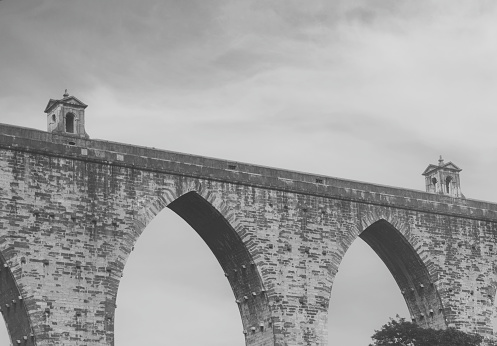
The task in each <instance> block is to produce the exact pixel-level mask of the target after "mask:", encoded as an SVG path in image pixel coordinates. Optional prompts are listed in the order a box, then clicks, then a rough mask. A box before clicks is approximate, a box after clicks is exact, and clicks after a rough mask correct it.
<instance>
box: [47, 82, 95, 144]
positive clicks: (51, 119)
mask: <svg viewBox="0 0 497 346" xmlns="http://www.w3.org/2000/svg"><path fill="white" fill-rule="evenodd" d="M62 96H63V98H62V99H60V100H54V99H50V101H48V104H47V106H46V107H45V113H47V129H48V132H52V133H57V134H61V135H67V136H75V137H81V138H89V137H88V134H87V133H86V131H85V108H86V107H88V106H87V105H85V104H84V103H83V102H81V101H80V100H78V99H77V98H76V97H74V96H71V95H69V94H68V93H67V89H66V91H65V93H64V95H62Z"/></svg>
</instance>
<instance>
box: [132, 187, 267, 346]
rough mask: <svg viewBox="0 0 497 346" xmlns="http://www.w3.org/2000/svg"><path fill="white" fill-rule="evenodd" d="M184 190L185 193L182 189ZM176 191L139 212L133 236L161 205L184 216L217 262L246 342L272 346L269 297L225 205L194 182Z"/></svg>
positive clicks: (165, 192) (233, 217)
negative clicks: (236, 309) (222, 272)
mask: <svg viewBox="0 0 497 346" xmlns="http://www.w3.org/2000/svg"><path fill="white" fill-rule="evenodd" d="M185 191H186V192H185ZM181 192H184V193H182V194H181V193H178V191H176V190H174V189H167V190H163V191H162V192H161V194H160V195H159V196H158V197H157V198H155V199H154V200H153V201H151V202H149V203H145V206H144V207H143V208H141V209H140V210H139V211H138V215H137V218H136V220H135V231H136V232H137V234H135V237H136V238H135V239H134V240H133V241H132V243H134V242H135V241H136V240H137V238H138V237H139V234H141V232H142V231H143V230H144V229H145V227H146V225H148V223H149V222H150V221H151V220H152V219H153V218H154V217H155V216H156V215H157V214H158V213H159V212H160V211H161V210H162V209H164V208H169V209H171V210H172V211H174V212H175V213H176V214H177V215H179V216H180V217H181V218H182V219H184V220H185V221H186V222H187V223H188V224H189V225H190V226H191V227H192V228H193V229H194V230H195V231H196V232H197V234H198V235H199V236H200V237H201V238H202V239H203V240H204V242H205V243H206V245H207V246H208V247H209V248H210V250H211V251H212V253H213V254H214V256H215V257H216V259H217V260H218V262H219V264H220V265H221V267H222V269H223V271H224V273H225V276H226V278H227V279H228V281H229V284H230V286H231V288H232V291H233V294H234V300H235V302H234V304H235V303H236V304H237V305H238V309H239V312H240V316H241V318H242V325H243V329H242V330H243V331H244V334H245V338H246V339H245V340H246V345H258V346H259V345H263V346H269V345H274V332H273V323H272V319H271V310H270V306H269V299H268V296H267V293H266V289H265V287H264V284H263V281H262V277H261V275H260V272H259V269H258V266H257V263H256V262H255V261H254V258H253V257H252V255H251V253H250V252H249V250H248V247H247V242H246V241H245V240H243V239H242V238H241V236H240V234H243V233H244V232H243V230H241V229H240V228H241V226H240V225H239V223H238V222H237V221H236V218H235V216H234V213H233V212H232V211H231V209H230V208H229V207H228V206H227V204H226V203H225V202H224V201H222V200H221V199H220V198H218V197H216V195H215V194H212V193H210V192H209V191H206V190H204V189H203V188H202V186H201V184H200V183H198V182H195V183H193V185H192V186H190V188H186V189H184V190H182V191H181Z"/></svg>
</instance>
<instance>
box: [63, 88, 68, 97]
mask: <svg viewBox="0 0 497 346" xmlns="http://www.w3.org/2000/svg"><path fill="white" fill-rule="evenodd" d="M62 96H64V97H68V96H69V94H68V93H67V89H66V91H64V95H62Z"/></svg>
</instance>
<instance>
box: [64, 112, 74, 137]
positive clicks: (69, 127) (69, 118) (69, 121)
mask: <svg viewBox="0 0 497 346" xmlns="http://www.w3.org/2000/svg"><path fill="white" fill-rule="evenodd" d="M75 119H76V116H75V115H74V114H72V113H67V114H66V132H67V133H75Z"/></svg>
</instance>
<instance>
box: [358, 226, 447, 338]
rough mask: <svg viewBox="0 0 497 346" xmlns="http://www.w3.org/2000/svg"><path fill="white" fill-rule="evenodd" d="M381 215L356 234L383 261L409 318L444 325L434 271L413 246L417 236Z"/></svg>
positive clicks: (434, 324) (436, 326) (436, 325)
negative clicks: (403, 300)
mask: <svg viewBox="0 0 497 346" xmlns="http://www.w3.org/2000/svg"><path fill="white" fill-rule="evenodd" d="M392 221H393V224H397V227H395V226H394V225H393V224H392V222H389V221H387V220H385V219H384V218H380V219H379V220H377V221H375V222H372V223H371V224H370V225H369V226H367V227H365V229H364V231H362V232H361V233H360V234H359V237H360V238H361V239H362V240H364V241H365V242H366V243H367V244H368V245H369V246H370V247H371V248H372V249H373V251H375V252H376V254H377V255H378V256H379V257H380V259H381V260H382V261H383V263H385V265H386V266H387V268H388V270H389V271H390V273H391V274H392V276H393V277H394V279H395V281H396V282H397V285H398V286H399V289H400V290H401V292H402V295H403V296H404V299H405V301H406V304H407V307H408V309H409V312H410V313H411V318H412V319H413V320H414V321H415V322H416V323H418V324H420V325H422V326H424V327H431V328H437V329H444V328H446V326H447V325H446V318H445V313H444V309H443V304H442V301H441V299H440V295H439V293H438V289H437V285H436V282H435V281H436V280H435V279H436V274H435V273H434V272H433V270H432V272H431V273H430V269H433V268H432V267H433V266H431V265H430V263H429V261H428V260H426V259H425V260H423V259H422V258H421V256H420V254H419V253H418V251H417V250H416V249H419V247H418V246H417V241H416V238H415V237H414V236H413V235H412V234H411V233H410V232H409V231H408V227H406V226H405V225H404V224H402V223H401V222H398V221H395V220H392Z"/></svg>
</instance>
